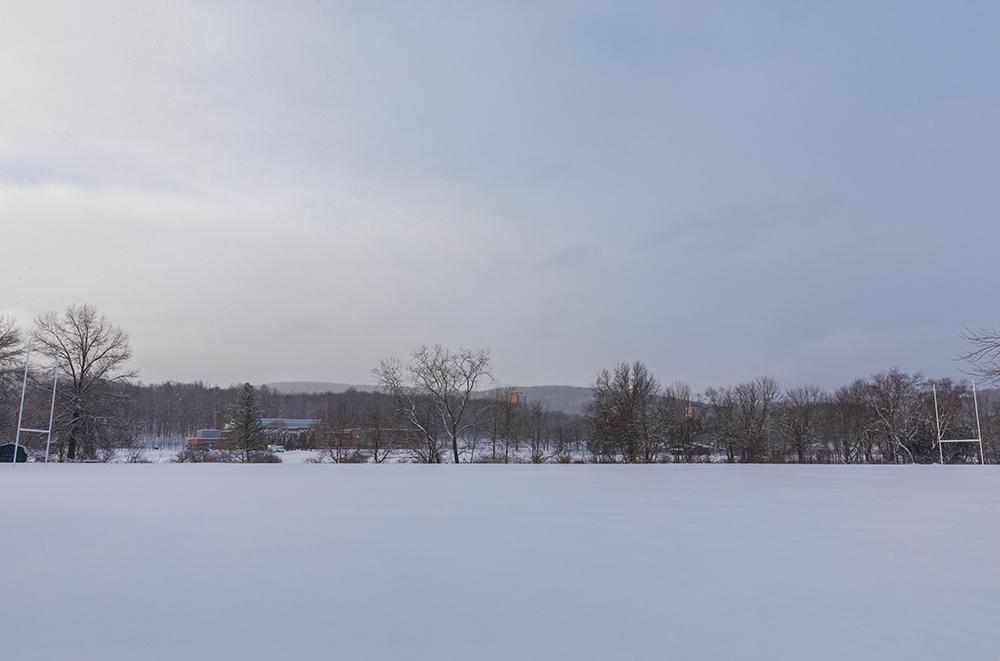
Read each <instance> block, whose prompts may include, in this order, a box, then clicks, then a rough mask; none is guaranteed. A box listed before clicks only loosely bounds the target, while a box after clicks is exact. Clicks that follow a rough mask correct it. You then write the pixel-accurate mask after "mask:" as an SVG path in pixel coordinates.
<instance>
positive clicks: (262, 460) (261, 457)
mask: <svg viewBox="0 0 1000 661" xmlns="http://www.w3.org/2000/svg"><path fill="white" fill-rule="evenodd" d="M250 463H251V464H280V463H281V457H279V456H278V455H276V454H274V453H273V452H254V453H251V455H250Z"/></svg>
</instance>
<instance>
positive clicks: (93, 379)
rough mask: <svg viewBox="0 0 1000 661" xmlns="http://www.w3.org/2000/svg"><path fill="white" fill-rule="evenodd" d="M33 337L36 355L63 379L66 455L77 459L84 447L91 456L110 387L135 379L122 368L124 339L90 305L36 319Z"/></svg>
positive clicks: (127, 356) (109, 398) (129, 354)
mask: <svg viewBox="0 0 1000 661" xmlns="http://www.w3.org/2000/svg"><path fill="white" fill-rule="evenodd" d="M33 335H34V340H35V343H36V346H37V347H38V348H39V350H40V351H41V352H42V353H43V354H45V355H46V356H48V357H49V359H51V360H53V361H54V362H55V363H56V364H57V365H58V367H59V370H60V371H61V372H62V373H63V375H64V378H63V379H60V385H61V387H60V390H59V400H60V402H61V404H62V406H61V408H62V409H63V410H64V416H65V417H63V418H62V421H63V422H64V424H65V432H66V436H67V438H68V447H67V453H66V456H67V457H68V458H69V459H76V458H77V453H78V449H81V448H82V450H83V453H84V456H86V457H92V456H94V455H95V452H96V442H97V438H98V436H99V434H100V431H99V429H98V427H99V426H100V423H101V418H102V417H103V416H106V415H107V413H108V409H109V407H110V404H111V403H112V400H113V397H114V392H113V389H112V388H111V387H110V386H112V385H113V384H115V383H119V382H122V381H126V380H128V379H131V378H134V377H135V376H136V373H135V372H132V371H129V370H127V369H126V363H128V361H129V359H130V358H131V357H132V349H131V346H130V345H129V339H128V335H127V334H126V333H125V331H124V330H122V328H121V327H120V326H116V325H114V324H112V323H111V322H110V321H109V320H108V318H107V317H106V316H104V315H99V314H98V313H97V310H96V309H95V308H94V307H93V306H90V305H81V306H73V307H70V308H68V309H67V310H66V311H65V312H63V313H62V314H61V315H60V314H58V313H56V312H48V313H46V314H44V315H42V316H40V317H38V318H37V319H35V331H34V334H33Z"/></svg>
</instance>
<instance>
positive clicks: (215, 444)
mask: <svg viewBox="0 0 1000 661" xmlns="http://www.w3.org/2000/svg"><path fill="white" fill-rule="evenodd" d="M228 437H229V432H228V431H226V430H225V429H199V430H198V431H197V432H195V435H194V436H192V437H191V438H189V439H187V442H186V444H187V449H188V450H219V449H224V448H226V447H228V442H229V441H228Z"/></svg>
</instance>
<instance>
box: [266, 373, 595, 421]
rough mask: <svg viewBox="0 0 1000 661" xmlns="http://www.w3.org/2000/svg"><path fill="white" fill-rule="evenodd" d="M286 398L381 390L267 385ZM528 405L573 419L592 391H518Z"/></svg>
mask: <svg viewBox="0 0 1000 661" xmlns="http://www.w3.org/2000/svg"><path fill="white" fill-rule="evenodd" d="M267 386H268V387H269V388H273V389H274V390H276V391H278V392H279V393H284V394H295V393H302V394H316V393H324V392H333V393H341V392H346V391H348V390H350V389H351V388H353V389H354V390H358V391H361V392H379V390H380V389H379V387H378V386H374V385H371V384H357V383H353V384H352V383H331V382H327V381H278V382H275V383H268V384H267ZM517 391H518V392H519V393H521V397H522V398H523V401H524V402H525V403H528V404H530V403H533V402H538V403H540V404H541V405H542V406H543V407H544V408H547V409H549V410H550V411H560V412H562V413H569V414H572V415H579V414H582V413H583V410H584V407H585V406H586V405H587V402H589V401H590V398H591V396H592V395H593V390H592V389H590V388H581V387H579V386H521V387H518V388H517Z"/></svg>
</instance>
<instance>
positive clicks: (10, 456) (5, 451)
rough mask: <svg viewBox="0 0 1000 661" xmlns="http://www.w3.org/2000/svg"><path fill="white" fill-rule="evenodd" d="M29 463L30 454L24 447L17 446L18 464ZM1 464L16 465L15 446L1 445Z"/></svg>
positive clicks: (11, 444) (9, 444)
mask: <svg viewBox="0 0 1000 661" xmlns="http://www.w3.org/2000/svg"><path fill="white" fill-rule="evenodd" d="M26 461H28V452H27V450H25V449H24V446H23V445H18V446H17V462H18V463H22V464H23V463H24V462H26ZM0 463H4V464H10V463H14V444H13V443H4V444H3V445H0Z"/></svg>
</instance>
